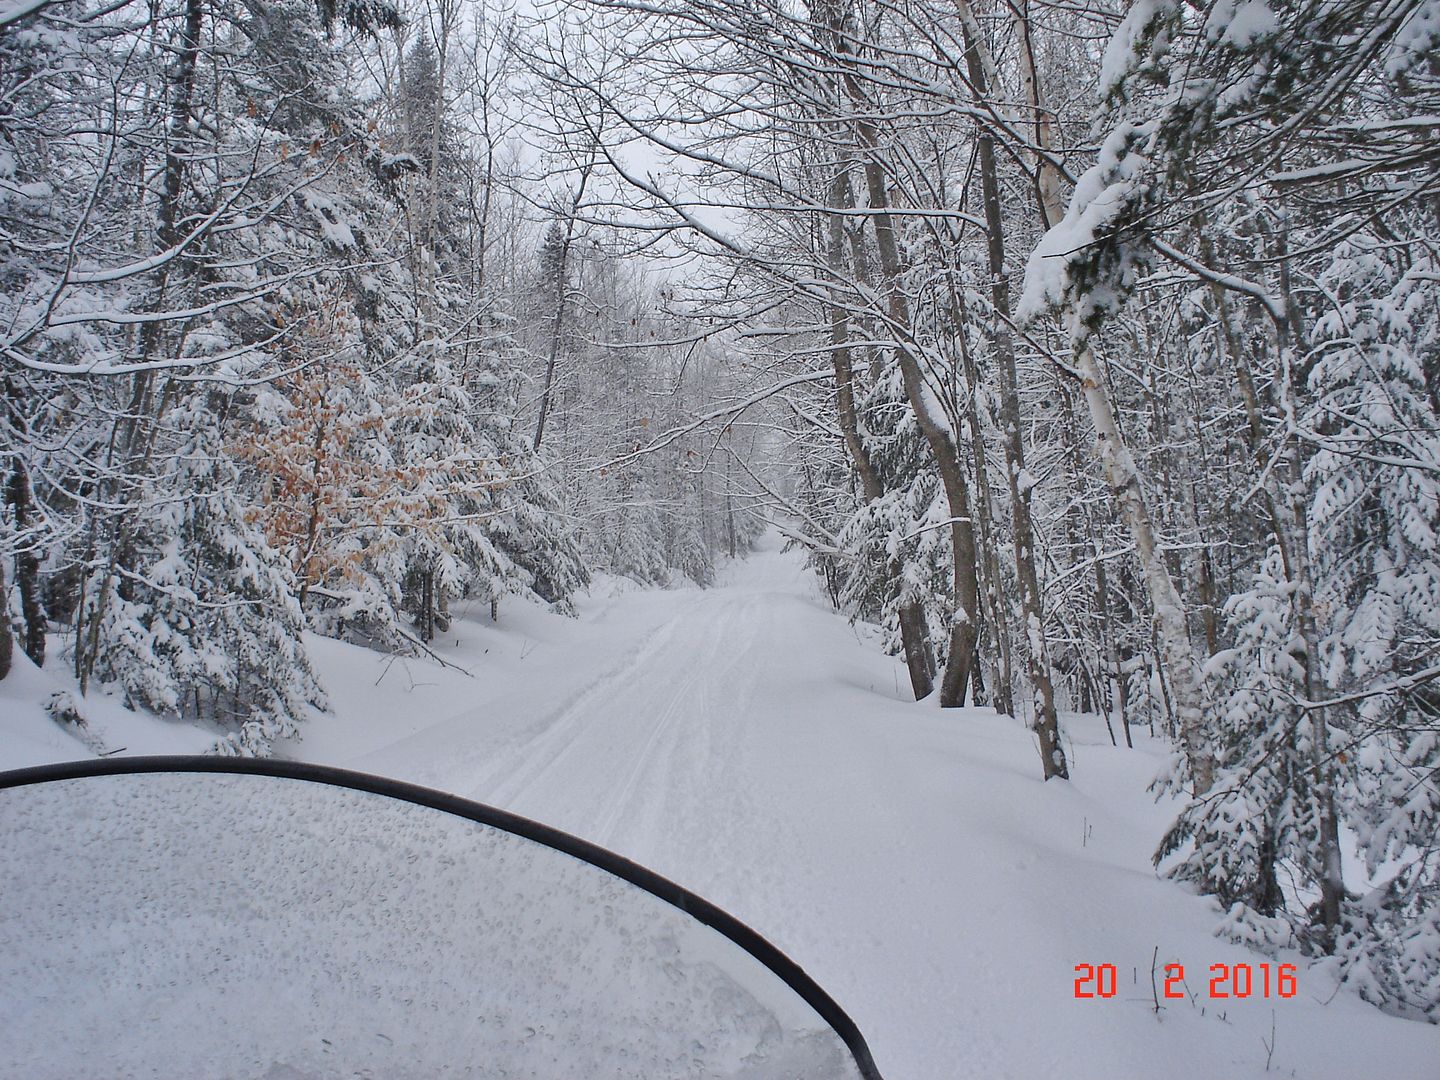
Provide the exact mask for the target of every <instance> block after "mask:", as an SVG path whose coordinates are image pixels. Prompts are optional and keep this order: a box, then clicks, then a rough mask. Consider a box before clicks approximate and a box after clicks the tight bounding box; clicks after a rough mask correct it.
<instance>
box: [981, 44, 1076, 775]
mask: <svg viewBox="0 0 1440 1080" xmlns="http://www.w3.org/2000/svg"><path fill="white" fill-rule="evenodd" d="M967 44H968V45H969V48H968V49H967V50H966V54H965V56H966V62H967V66H968V68H969V71H970V79H971V82H972V83H973V84H974V87H975V93H976V94H977V95H981V96H983V95H984V94H985V93H986V92H987V84H986V82H985V69H984V65H983V64H982V63H981V60H980V51H979V45H978V42H976V41H974V40H973V39H969V35H968V34H967ZM977 148H978V158H979V166H980V185H981V196H982V200H983V202H984V204H985V233H986V254H987V255H988V257H989V268H990V302H991V303H992V304H993V305H994V308H995V314H996V318H995V321H994V325H993V330H992V343H993V345H994V349H995V361H996V367H997V368H998V370H999V373H1000V427H1001V434H1002V436H1003V442H1004V446H1005V464H1006V469H1005V477H1006V481H1007V483H1008V484H1009V488H1010V510H1011V515H1012V517H1013V520H1014V531H1015V537H1014V543H1015V571H1016V576H1017V577H1018V578H1019V579H1020V612H1021V617H1022V618H1023V619H1024V622H1025V626H1024V633H1023V634H1022V639H1023V640H1024V641H1025V646H1026V647H1025V657H1026V660H1027V668H1028V674H1029V677H1030V685H1031V687H1032V688H1033V689H1034V692H1035V717H1034V721H1033V724H1034V730H1035V735H1036V737H1037V738H1038V739H1039V740H1040V763H1041V768H1042V770H1043V771H1044V774H1045V779H1046V780H1049V779H1050V778H1051V777H1056V776H1058V777H1061V778H1068V777H1069V775H1070V772H1069V768H1068V765H1067V762H1066V761H1065V750H1064V748H1063V747H1062V746H1061V745H1060V720H1059V717H1058V716H1057V715H1056V711H1055V686H1054V683H1053V681H1052V680H1051V677H1050V656H1049V649H1048V646H1047V644H1046V640H1045V612H1044V603H1043V597H1042V595H1041V592H1040V577H1039V573H1038V571H1037V570H1036V562H1037V561H1038V556H1037V552H1036V550H1035V524H1034V521H1033V520H1032V518H1031V516H1030V491H1031V488H1032V487H1033V482H1032V481H1031V480H1030V474H1029V473H1028V472H1027V471H1026V469H1025V443H1024V438H1023V436H1022V434H1021V431H1020V391H1019V387H1018V386H1017V381H1016V371H1015V349H1014V344H1013V342H1012V341H1011V338H1010V327H1009V320H1010V279H1009V276H1008V274H1007V272H1006V270H1005V233H1004V228H1005V223H1004V221H1003V220H1002V217H1001V209H1000V178H999V175H998V172H997V170H996V162H995V141H994V139H992V138H991V137H990V135H989V133H988V132H986V131H983V130H982V132H981V133H980V136H979V139H978V143H977Z"/></svg>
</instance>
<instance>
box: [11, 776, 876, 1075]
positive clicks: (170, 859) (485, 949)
mask: <svg viewBox="0 0 1440 1080" xmlns="http://www.w3.org/2000/svg"><path fill="white" fill-rule="evenodd" d="M0 822H3V829H0V835H3V836H4V839H5V842H4V844H3V845H0V880H4V881H6V882H7V888H6V897H7V904H6V905H5V906H4V908H3V909H0V1030H4V1031H5V1032H6V1039H5V1040H4V1041H3V1043H0V1075H4V1076H21V1075H23V1076H25V1077H27V1078H28V1080H48V1078H55V1080H69V1078H73V1077H77V1076H98V1075H100V1072H101V1070H102V1069H103V1072H104V1074H105V1075H107V1076H145V1075H156V1074H157V1073H158V1074H159V1075H164V1076H177V1077H178V1076H185V1077H220V1076H224V1077H234V1078H236V1080H240V1078H252V1077H253V1078H257V1080H260V1078H263V1080H275V1078H277V1077H279V1076H284V1077H287V1078H290V1080H302V1078H303V1080H320V1078H321V1077H327V1078H328V1077H335V1078H338V1077H342V1076H343V1077H350V1076H384V1077H393V1078H397V1080H398V1078H409V1077H414V1078H415V1080H421V1078H430V1077H442V1076H474V1075H477V1074H478V1075H484V1076H494V1077H500V1076H506V1077H515V1078H521V1077H525V1078H531V1080H598V1078H600V1077H615V1078H617V1080H618V1078H620V1077H626V1076H632V1075H635V1067H636V1064H637V1063H639V1064H640V1065H641V1066H642V1070H643V1074H644V1075H652V1076H681V1075H683V1076H686V1077H693V1078H694V1080H758V1078H759V1077H761V1076H776V1077H778V1076H782V1075H783V1076H784V1077H786V1078H787V1080H791V1078H793V1080H859V1073H858V1071H857V1070H856V1069H855V1066H854V1063H853V1060H852V1061H850V1064H849V1065H848V1067H847V1066H846V1064H845V1062H846V1060H847V1058H846V1051H845V1047H844V1044H843V1043H842V1042H841V1040H840V1038H839V1036H838V1035H837V1034H836V1033H835V1032H834V1031H833V1030H832V1029H830V1028H829V1027H828V1025H826V1024H825V1022H824V1021H823V1020H821V1019H820V1017H819V1016H818V1015H816V1013H815V1012H814V1011H813V1010H812V1009H811V1008H810V1007H809V1006H808V1005H806V1004H805V1002H804V1001H803V1000H802V999H801V998H800V997H799V996H798V995H797V994H796V993H795V992H794V991H792V990H791V989H790V988H789V987H787V986H786V985H785V984H784V983H783V982H782V981H781V980H780V979H779V978H778V977H777V976H776V975H774V974H773V973H772V972H770V971H769V970H768V969H766V968H765V967H764V966H763V965H762V964H761V963H760V962H759V961H758V960H757V959H755V958H754V957H752V956H751V955H750V954H748V953H746V952H744V951H743V950H741V949H739V948H737V947H735V946H734V945H733V944H731V943H730V942H728V941H726V940H725V939H724V938H723V937H721V936H720V934H719V933H718V932H716V931H714V930H712V929H710V928H709V927H707V926H705V925H704V924H703V923H700V922H698V921H696V920H694V919H691V918H690V917H689V916H687V915H685V914H684V913H683V912H681V911H680V910H679V909H678V908H676V907H673V906H671V905H670V904H668V903H666V902H665V901H663V900H661V899H659V898H657V897H655V896H652V895H651V894H650V893H648V892H645V891H643V890H641V889H638V888H636V887H634V886H632V885H630V884H628V883H627V882H624V881H622V880H621V879H619V878H616V877H614V876H612V875H610V874H608V873H606V872H605V871H602V870H600V869H597V868H596V867H594V866H591V865H590V864H588V863H585V862H581V861H579V860H577V859H574V858H572V857H571V856H568V855H564V854H562V853H560V852H557V851H554V850H553V849H550V848H547V847H544V846H542V845H540V844H536V843H533V842H531V841H529V840H525V839H522V838H521V837H518V836H514V835H512V834H510V833H506V832H502V831H499V830H496V829H492V828H489V827H486V826H480V825H476V824H475V823H473V822H469V821H466V820H464V819H463V818H457V817H453V816H450V815H447V814H442V813H440V812H438V811H435V810H431V809H428V808H425V807H420V806H414V805H411V804H408V803H404V802H399V801H397V800H392V799H386V798H383V797H380V796H376V795H372V794H369V793H367V792H357V791H347V790H344V789H340V788H333V787H327V786H324V785H321V784H311V783H305V782H300V781H295V780H286V779H278V778H274V777H239V776H210V775H196V774H189V775H184V774H181V775H156V774H151V775H144V776H124V777H115V776H108V777H98V778H90V779H84V780H67V781H63V782H60V783H54V784H46V785H42V786H39V787H22V788H12V789H10V790H6V791H0ZM717 1003H719V1004H720V1006H721V1007H717ZM157 1064H158V1065H159V1069H158V1070H157V1069H156V1068H155V1066H156V1065H157Z"/></svg>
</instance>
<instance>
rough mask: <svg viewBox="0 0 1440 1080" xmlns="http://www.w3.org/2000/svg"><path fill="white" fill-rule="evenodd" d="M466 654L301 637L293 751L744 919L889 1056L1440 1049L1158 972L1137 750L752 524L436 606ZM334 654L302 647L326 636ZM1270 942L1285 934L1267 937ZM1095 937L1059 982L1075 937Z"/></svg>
mask: <svg viewBox="0 0 1440 1080" xmlns="http://www.w3.org/2000/svg"><path fill="white" fill-rule="evenodd" d="M451 636H453V637H455V638H456V641H455V643H454V644H453V651H454V653H455V654H456V659H457V660H458V662H461V663H464V664H466V665H467V666H469V667H470V668H471V669H472V670H473V671H474V673H475V676H476V677H475V678H474V679H467V678H463V677H461V676H459V675H457V674H456V673H454V672H451V671H443V670H440V669H438V668H436V667H434V665H419V664H413V663H412V664H409V665H407V673H406V674H405V675H404V676H402V675H400V674H397V673H396V672H394V671H384V672H383V674H382V675H381V681H380V685H379V686H375V685H373V683H374V681H375V677H376V676H375V675H372V674H369V673H368V672H369V671H370V670H374V671H376V672H377V673H378V672H380V671H381V668H380V661H377V660H374V659H367V660H366V661H365V663H366V664H368V665H369V667H368V668H367V670H366V671H360V670H357V669H356V668H355V659H354V658H355V656H357V655H359V654H358V653H357V651H356V650H353V649H350V648H349V647H346V646H338V645H333V644H332V643H319V642H317V645H318V646H319V647H320V650H321V660H322V668H323V670H324V671H325V672H326V674H327V685H329V686H331V688H332V692H333V694H334V696H335V699H336V700H335V711H334V716H333V717H331V718H327V719H324V720H321V721H317V722H316V724H315V725H314V726H313V728H312V730H311V732H310V733H308V734H307V736H306V738H305V740H304V742H302V743H300V744H299V745H297V746H296V747H294V751H295V753H296V754H297V756H303V757H307V758H311V759H313V760H320V761H327V762H330V763H332V764H339V765H344V766H348V767H352V768H358V769H363V770H366V771H372V772H378V773H385V774H388V775H393V776H397V777H400V778H402V779H408V780H413V781H415V782H418V783H423V784H427V785H429V786H432V787H437V788H442V789H445V790H450V791H454V792H456V793H459V794H462V795H465V796H468V797H470V798H474V799H478V800H480V801H483V802H488V803H491V804H493V805H497V806H502V807H505V808H507V809H511V810H514V811H516V812H518V813H521V814H524V815H526V816H528V817H532V818H535V819H537V820H540V821H544V822H546V823H548V824H551V825H555V826H557V827H559V828H562V829H565V830H567V831H569V832H573V833H575V834H577V835H580V836H583V837H585V838H587V839H590V840H593V841H595V842H597V843H600V844H602V845H604V846H606V847H609V848H611V849H613V850H615V851H618V852H620V853H621V854H624V855H626V856H628V857H630V858H633V859H635V860H636V861H638V862H641V863H643V864H645V865H647V866H650V867H651V868H653V869H655V870H657V871H659V872H660V873H662V874H665V875H666V876H668V877H671V878H673V879H674V880H676V881H678V882H680V883H681V884H683V885H685V886H686V887H688V888H691V889H693V890H695V891H696V892H699V893H700V894H701V895H704V896H706V897H708V898H709V899H711V900H713V901H715V902H716V903H718V904H720V905H721V906H722V907H725V908H727V909H728V910H730V911H731V912H733V913H734V914H735V915H737V916H738V917H740V918H741V919H742V920H744V921H746V922H748V923H750V924H751V925H752V926H754V927H756V928H757V929H759V930H760V931H761V932H762V933H763V934H765V935H766V936H767V937H769V938H771V940H773V941H775V943H776V944H777V945H779V946H780V947H781V948H782V949H784V950H785V951H786V952H787V953H789V954H790V955H791V956H792V957H793V958H795V959H796V960H797V961H799V962H800V963H801V964H802V966H804V967H805V968H806V969H807V970H809V971H810V973H811V974H812V975H814V976H815V977H816V978H817V979H818V980H819V981H820V982H821V984H822V985H824V986H825V987H826V988H827V989H829V990H830V991H831V993H832V994H834V995H835V997H836V998H837V1000H839V1001H840V1002H841V1004H842V1005H843V1006H845V1007H846V1008H847V1010H849V1011H850V1012H851V1014H852V1015H853V1016H854V1017H855V1019H856V1021H857V1022H858V1023H859V1024H860V1026H861V1029H862V1030H863V1031H864V1032H865V1033H866V1036H867V1038H868V1039H869V1041H870V1043H871V1046H872V1049H873V1050H874V1052H875V1055H876V1059H877V1062H878V1063H879V1065H880V1067H881V1069H882V1071H884V1072H885V1074H886V1076H887V1077H889V1078H890V1080H947V1078H952V1077H953V1078H961V1077H976V1078H985V1080H999V1078H1004V1077H1015V1078H1017V1080H1018V1078H1026V1080H1028V1078H1033V1077H1041V1076H1050V1077H1106V1078H1110V1080H1113V1078H1115V1077H1132V1076H1133V1077H1142V1076H1162V1075H1163V1076H1167V1077H1194V1078H1195V1080H1209V1078H1211V1077H1215V1076H1222V1075H1223V1076H1229V1077H1250V1076H1254V1077H1261V1076H1265V1075H1266V1073H1267V1070H1266V1059H1267V1052H1266V1049H1265V1046H1264V1040H1268V1039H1269V1038H1270V1033H1271V1021H1272V1013H1273V1017H1274V1023H1275V1032H1276V1035H1275V1038H1276V1040H1277V1046H1276V1050H1275V1053H1274V1055H1273V1057H1272V1059H1271V1061H1270V1069H1271V1070H1272V1071H1274V1070H1277V1069H1278V1071H1279V1075H1282V1076H1289V1075H1292V1074H1293V1075H1294V1076H1297V1077H1301V1078H1311V1080H1314V1078H1321V1077H1325V1078H1335V1080H1348V1078H1352V1077H1360V1076H1365V1075H1374V1067H1375V1065H1376V1063H1377V1062H1385V1063H1387V1069H1386V1074H1387V1075H1390V1076H1393V1077H1396V1078H1415V1080H1435V1078H1437V1077H1440V1067H1437V1066H1436V1064H1435V1063H1436V1062H1437V1061H1440V1033H1437V1031H1436V1029H1434V1028H1431V1027H1426V1026H1424V1025H1419V1024H1414V1023H1406V1022H1402V1021H1398V1020H1394V1019H1391V1018H1389V1017H1385V1016H1383V1015H1381V1014H1379V1013H1378V1012H1376V1011H1375V1010H1374V1009H1372V1008H1370V1007H1368V1006H1366V1005H1363V1004H1361V1003H1359V1002H1358V1001H1356V1000H1354V999H1353V998H1351V997H1350V996H1349V995H1348V994H1344V993H1342V994H1340V995H1339V996H1338V997H1335V998H1334V1000H1333V1001H1331V1003H1330V1004H1329V1005H1328V1006H1324V1005H1322V1004H1320V1002H1322V1001H1323V1000H1325V999H1328V998H1330V997H1331V996H1332V994H1331V991H1332V989H1333V983H1332V982H1330V981H1329V980H1328V979H1327V977H1326V976H1325V975H1324V973H1323V972H1319V971H1316V972H1306V971H1304V969H1303V967H1302V975H1301V985H1302V993H1301V995H1300V996H1299V997H1298V998H1297V999H1295V1000H1287V1001H1278V1000H1272V1001H1258V1000H1256V1001H1246V1002H1234V1003H1230V1004H1229V1005H1228V1006H1227V1004H1226V1003H1218V1006H1217V1003H1213V1002H1207V1001H1206V1000H1205V999H1204V996H1203V993H1202V995H1201V996H1200V997H1199V998H1198V999H1196V1000H1195V1001H1194V1002H1191V1001H1188V1000H1187V1001H1183V1002H1178V1001H1177V1002H1169V1003H1167V1005H1168V1008H1167V1009H1166V1010H1165V1011H1164V1012H1163V1013H1162V1014H1161V1015H1160V1017H1159V1018H1158V1019H1157V1017H1156V1015H1155V1014H1154V1012H1153V1001H1152V993H1151V988H1150V974H1149V971H1150V965H1151V958H1152V954H1155V953H1157V952H1158V957H1159V963H1160V964H1161V965H1163V964H1165V963H1166V962H1169V961H1180V962H1183V963H1184V964H1185V965H1186V969H1187V972H1188V973H1189V978H1188V981H1189V984H1190V986H1191V988H1192V989H1195V990H1201V991H1203V989H1204V987H1205V984H1206V971H1207V968H1208V967H1209V965H1210V964H1213V963H1217V962H1229V963H1235V962H1252V963H1256V962H1262V961H1263V960H1264V959H1265V958H1263V957H1259V956H1256V955H1254V954H1250V953H1247V952H1244V951H1242V950H1240V949H1238V948H1236V947H1234V946H1232V945H1228V944H1224V943H1222V942H1219V941H1217V940H1215V939H1214V938H1213V937H1212V936H1211V933H1210V931H1211V929H1212V928H1213V926H1214V925H1215V922H1216V919H1217V912H1216V911H1215V909H1214V908H1213V907H1212V906H1211V905H1210V903H1209V902H1207V901H1205V900H1202V899H1199V898H1196V897H1193V896H1189V895H1187V894H1185V893H1183V892H1182V891H1180V890H1179V889H1177V888H1176V887H1174V886H1172V885H1169V884H1166V883H1163V882H1160V881H1158V880H1156V878H1155V876H1154V873H1153V871H1152V870H1151V869H1150V866H1149V855H1150V852H1151V850H1152V848H1153V845H1154V843H1155V839H1156V837H1157V836H1158V835H1159V831H1160V829H1161V827H1162V825H1163V823H1164V821H1165V819H1166V812H1165V811H1164V809H1163V808H1158V807H1156V806H1154V805H1153V804H1152V803H1151V801H1150V799H1149V797H1148V796H1146V795H1145V793H1144V787H1145V784H1146V783H1147V781H1148V780H1149V778H1150V777H1151V776H1152V775H1153V773H1154V771H1155V768H1156V766H1157V763H1158V754H1159V751H1158V750H1157V749H1156V748H1154V747H1151V748H1148V749H1146V748H1142V749H1140V750H1136V751H1124V750H1116V749H1114V748H1112V747H1111V746H1110V745H1109V740H1108V738H1107V737H1106V736H1105V734H1104V731H1103V728H1100V729H1095V728H1092V727H1089V726H1085V725H1081V724H1078V723H1072V725H1071V727H1070V732H1069V740H1068V741H1069V746H1068V749H1069V752H1070V754H1071V760H1072V764H1073V767H1074V770H1075V775H1076V779H1075V782H1074V783H1073V784H1066V783H1059V782H1053V783H1050V784H1044V783H1042V782H1041V781H1040V780H1039V770H1038V766H1037V764H1036V760H1035V750H1034V748H1033V745H1032V743H1031V738H1030V735H1029V733H1028V732H1027V731H1025V729H1024V728H1023V726H1021V725H1020V724H1018V723H1017V722H1016V721H1014V720H1011V719H1010V718H1008V717H999V716H996V715H994V714H993V713H991V712H990V711H988V710H978V709H976V710H959V711H943V712H942V711H941V710H939V709H936V708H934V707H932V706H931V705H928V704H923V703H922V704H918V705H917V704H916V703H914V702H911V701H907V700H906V699H905V698H906V694H905V691H904V687H905V681H904V679H905V676H904V671H903V667H902V666H901V665H900V663H899V662H898V661H897V660H895V659H894V658H891V657H887V656H885V655H884V654H883V653H882V652H881V651H880V650H879V649H878V648H877V647H876V645H875V643H874V642H873V641H872V640H862V636H863V637H866V638H868V634H867V633H866V631H865V628H858V629H857V628H854V627H852V626H850V625H849V624H848V623H847V622H846V621H845V620H844V619H843V618H841V617H839V616H837V615H836V614H835V613H834V612H833V611H832V610H831V609H830V607H829V605H828V604H826V603H824V601H823V600H822V599H821V598H820V596H819V595H818V590H817V588H816V584H815V579H814V577H813V575H812V574H810V573H809V572H807V571H806V570H805V569H804V566H803V561H802V559H801V558H800V557H799V556H798V555H796V554H793V553H789V554H787V553H781V552H780V551H779V550H778V545H777V544H775V543H773V542H772V543H771V544H770V545H769V546H768V547H767V548H766V549H764V550H761V551H759V552H757V553H755V554H754V555H752V556H751V557H750V558H748V559H746V560H744V561H741V562H738V563H735V564H733V565H731V566H729V567H727V569H726V571H725V574H724V577H723V580H722V582H721V583H720V585H719V586H718V587H716V588H713V589H708V590H698V589H685V590H673V591H639V592H629V593H622V594H620V595H618V596H612V597H609V598H604V599H591V600H587V601H585V602H583V603H582V605H581V608H580V618H579V619H576V620H563V619H558V618H556V617H554V616H550V615H546V614H543V613H539V612H535V611H533V610H530V609H517V610H512V611H510V612H507V613H505V614H503V615H502V619H501V627H500V628H499V629H496V628H494V627H491V626H489V625H488V624H487V623H485V622H484V621H462V622H461V623H460V624H459V625H458V627H457V629H456V631H455V632H454V634H453V635H451ZM327 648H328V649H331V650H332V652H331V655H328V656H327V655H325V654H324V650H325V649H327ZM1288 959H1296V958H1293V957H1290V958H1288ZM1082 962H1083V963H1093V964H1104V963H1112V964H1115V965H1116V967H1117V969H1118V971H1119V972H1120V980H1119V981H1120V984H1121V987H1120V993H1119V994H1117V996H1116V997H1115V998H1114V999H1113V1000H1090V1001H1077V1000H1076V999H1075V997H1074V966H1075V965H1076V964H1077V963H1082Z"/></svg>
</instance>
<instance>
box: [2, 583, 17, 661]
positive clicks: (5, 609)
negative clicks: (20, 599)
mask: <svg viewBox="0 0 1440 1080" xmlns="http://www.w3.org/2000/svg"><path fill="white" fill-rule="evenodd" d="M14 656H15V635H14V634H12V633H11V632H10V589H9V587H8V586H7V585H6V584H5V560H4V559H0V679H4V678H5V676H6V675H9V674H10V664H11V662H12V660H13V659H14Z"/></svg>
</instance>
